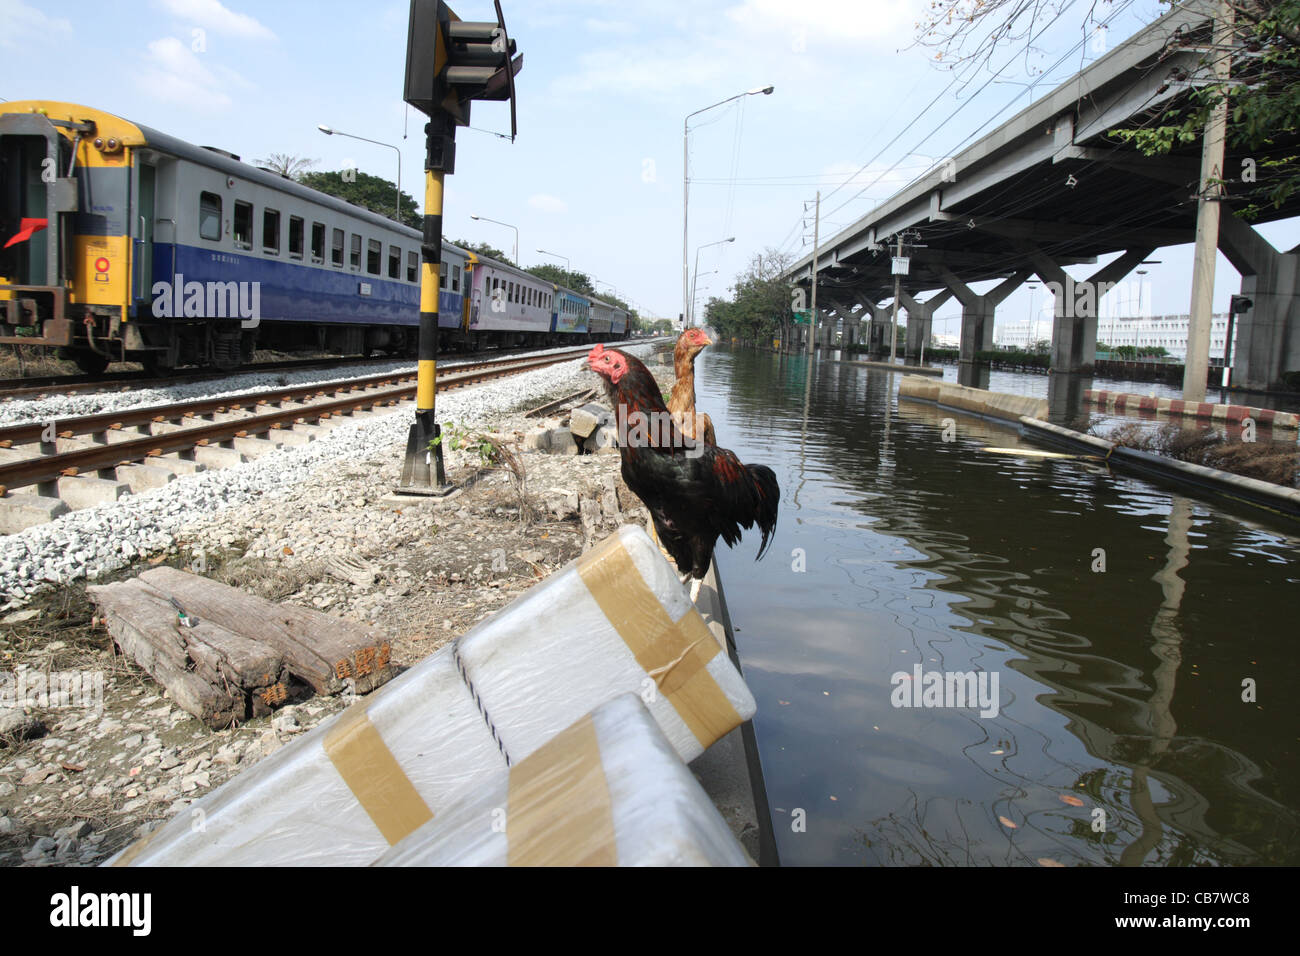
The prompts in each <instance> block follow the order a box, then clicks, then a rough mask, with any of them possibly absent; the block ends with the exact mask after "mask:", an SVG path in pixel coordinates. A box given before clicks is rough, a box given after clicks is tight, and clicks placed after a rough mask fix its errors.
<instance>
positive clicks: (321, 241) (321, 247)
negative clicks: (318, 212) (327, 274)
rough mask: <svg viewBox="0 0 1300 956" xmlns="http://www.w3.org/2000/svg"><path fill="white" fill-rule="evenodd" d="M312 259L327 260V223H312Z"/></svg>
mask: <svg viewBox="0 0 1300 956" xmlns="http://www.w3.org/2000/svg"><path fill="white" fill-rule="evenodd" d="M311 261H312V262H324V261H325V223H323V222H313V223H312V224H311Z"/></svg>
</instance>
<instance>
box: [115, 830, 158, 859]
mask: <svg viewBox="0 0 1300 956" xmlns="http://www.w3.org/2000/svg"><path fill="white" fill-rule="evenodd" d="M162 829H163V828H162V827H158V829H156V830H152V831H150V832H149V833H146V834H145V835H144V836H142V837H141V838H140V839H138V840H136V841H135V842H134V843H132V844H131V845H130V846H129V847H127V848H126V849H125V850H123V851H122V855H121V856H119V857H118V858H117V859H116V860H114V861H113V866H130V865H131V862H132V861H133V860H134V859H135V858H136V857H137V856H139V855H140V854H141V853H143V852H144V849H145V847H147V846H148V845H149V841H151V840H152V839H153V838H154V837H156V836H157V835H158V834H159V833H160V832H162Z"/></svg>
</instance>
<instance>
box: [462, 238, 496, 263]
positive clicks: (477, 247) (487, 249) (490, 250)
mask: <svg viewBox="0 0 1300 956" xmlns="http://www.w3.org/2000/svg"><path fill="white" fill-rule="evenodd" d="M452 245H453V246H460V247H461V248H462V249H465V250H467V251H469V252H472V253H474V255H476V256H483V257H484V258H485V259H496V260H497V261H498V262H509V261H510V257H509V256H508V255H506V254H505V253H504V252H502V251H501V250H500V249H498V248H497V247H496V246H490V245H488V244H487V243H486V242H466V241H465V240H464V239H457V240H456V241H455V242H453V243H452Z"/></svg>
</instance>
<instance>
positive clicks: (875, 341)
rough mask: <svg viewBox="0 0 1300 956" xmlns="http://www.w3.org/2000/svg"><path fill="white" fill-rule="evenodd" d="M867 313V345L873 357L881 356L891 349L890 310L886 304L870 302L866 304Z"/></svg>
mask: <svg viewBox="0 0 1300 956" xmlns="http://www.w3.org/2000/svg"><path fill="white" fill-rule="evenodd" d="M864 311H865V312H866V313H867V314H866V316H865V318H866V319H867V323H868V328H867V345H868V352H869V354H870V356H871V357H872V358H879V357H880V356H881V355H884V354H885V353H887V352H888V351H889V323H890V310H889V309H887V308H885V307H884V306H880V305H876V303H874V302H868V303H866V304H865V306H864Z"/></svg>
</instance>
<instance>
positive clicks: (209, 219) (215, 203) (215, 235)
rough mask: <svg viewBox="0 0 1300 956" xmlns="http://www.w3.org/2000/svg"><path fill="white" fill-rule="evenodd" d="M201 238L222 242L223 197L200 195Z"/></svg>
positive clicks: (209, 194) (211, 194)
mask: <svg viewBox="0 0 1300 956" xmlns="http://www.w3.org/2000/svg"><path fill="white" fill-rule="evenodd" d="M199 238H201V239H211V240H212V241H213V242H220V241H221V197H220V196H218V195H217V194H216V193H199Z"/></svg>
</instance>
